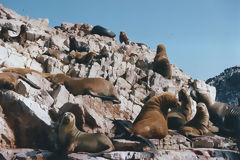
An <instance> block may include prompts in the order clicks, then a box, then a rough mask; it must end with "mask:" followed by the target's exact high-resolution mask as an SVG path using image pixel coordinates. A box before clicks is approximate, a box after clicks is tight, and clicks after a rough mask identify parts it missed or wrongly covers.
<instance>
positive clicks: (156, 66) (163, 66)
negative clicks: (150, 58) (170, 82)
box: [153, 44, 172, 79]
mask: <svg viewBox="0 0 240 160" xmlns="http://www.w3.org/2000/svg"><path fill="white" fill-rule="evenodd" d="M153 71H154V72H157V73H159V74H161V75H162V76H163V77H165V78H167V79H172V69H171V64H170V62H169V60H168V57H167V53H166V48H165V46H164V45H163V44H159V45H158V46H157V53H156V56H155V58H154V62H153Z"/></svg>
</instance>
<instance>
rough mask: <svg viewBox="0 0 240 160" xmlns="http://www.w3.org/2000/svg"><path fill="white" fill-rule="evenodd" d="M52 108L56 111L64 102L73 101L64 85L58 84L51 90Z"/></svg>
mask: <svg viewBox="0 0 240 160" xmlns="http://www.w3.org/2000/svg"><path fill="white" fill-rule="evenodd" d="M52 97H53V99H54V108H55V109H56V110H57V111H58V110H59V109H60V108H61V107H62V106H63V105H64V104H65V103H67V102H74V100H73V99H74V96H73V95H72V94H70V93H69V92H68V90H67V89H66V88H65V86H64V85H59V86H58V87H57V88H56V89H54V90H53V92H52Z"/></svg>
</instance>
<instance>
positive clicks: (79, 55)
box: [69, 51, 97, 64]
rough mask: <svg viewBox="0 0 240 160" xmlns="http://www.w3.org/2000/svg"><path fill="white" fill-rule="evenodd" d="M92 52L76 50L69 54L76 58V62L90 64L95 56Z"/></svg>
mask: <svg viewBox="0 0 240 160" xmlns="http://www.w3.org/2000/svg"><path fill="white" fill-rule="evenodd" d="M96 55H97V54H96V53H94V52H76V51H71V52H70V54H69V56H70V57H71V58H72V59H76V62H77V63H83V64H90V63H91V62H92V61H93V58H94V57H96Z"/></svg>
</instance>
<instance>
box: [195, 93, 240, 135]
mask: <svg viewBox="0 0 240 160" xmlns="http://www.w3.org/2000/svg"><path fill="white" fill-rule="evenodd" d="M191 94H192V96H193V98H195V99H196V101H197V102H203V103H205V104H206V106H207V108H208V111H209V114H210V121H211V122H213V124H214V125H216V126H218V127H219V129H220V132H224V133H228V134H230V135H232V136H236V135H238V134H239V133H240V108H239V107H235V106H231V105H228V104H226V103H221V102H215V101H212V100H211V97H210V95H209V94H208V93H203V92H200V91H198V90H195V91H192V93H191Z"/></svg>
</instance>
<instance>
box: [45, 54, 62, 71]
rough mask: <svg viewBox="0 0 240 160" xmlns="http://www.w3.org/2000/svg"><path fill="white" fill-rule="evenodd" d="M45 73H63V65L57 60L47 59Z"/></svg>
mask: <svg viewBox="0 0 240 160" xmlns="http://www.w3.org/2000/svg"><path fill="white" fill-rule="evenodd" d="M44 63H45V67H46V72H48V73H52V74H57V73H63V71H62V69H63V68H64V65H63V64H62V63H60V62H59V61H58V60H57V59H55V58H52V57H49V58H48V59H47V60H46V61H45V62H44Z"/></svg>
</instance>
